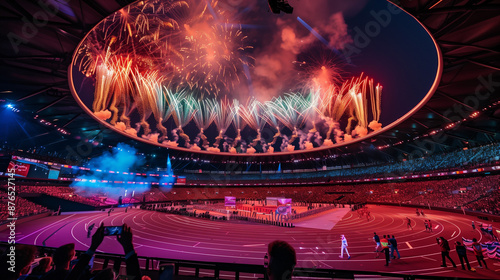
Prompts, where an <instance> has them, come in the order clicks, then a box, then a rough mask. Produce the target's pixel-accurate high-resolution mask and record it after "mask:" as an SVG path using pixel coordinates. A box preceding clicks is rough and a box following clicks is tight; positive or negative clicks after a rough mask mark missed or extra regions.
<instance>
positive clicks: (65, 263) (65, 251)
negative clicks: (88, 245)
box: [41, 243, 76, 280]
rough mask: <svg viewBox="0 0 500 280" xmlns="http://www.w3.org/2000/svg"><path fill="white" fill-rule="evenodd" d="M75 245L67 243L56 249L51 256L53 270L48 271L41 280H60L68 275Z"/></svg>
mask: <svg viewBox="0 0 500 280" xmlns="http://www.w3.org/2000/svg"><path fill="white" fill-rule="evenodd" d="M75 253H76V252H75V244H74V243H69V244H66V245H63V246H61V247H59V248H57V249H56V251H55V252H54V256H53V261H54V266H55V269H53V270H51V271H49V273H47V274H45V275H44V276H43V277H42V278H41V279H42V280H61V279H65V278H66V276H68V274H69V270H70V262H71V260H73V258H74V257H75Z"/></svg>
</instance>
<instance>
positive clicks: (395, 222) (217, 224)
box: [0, 206, 500, 279]
mask: <svg viewBox="0 0 500 280" xmlns="http://www.w3.org/2000/svg"><path fill="white" fill-rule="evenodd" d="M369 209H370V211H371V215H372V217H373V218H372V220H370V221H367V220H366V218H362V219H360V218H359V217H358V215H357V214H356V212H348V213H347V214H346V215H345V216H344V218H343V219H342V220H341V221H339V222H338V223H337V224H336V225H335V226H334V228H333V229H332V230H320V229H312V228H298V227H297V228H281V227H276V226H270V225H262V224H250V223H247V222H239V221H210V220H205V219H198V218H191V217H185V216H178V215H171V214H164V213H159V212H153V211H145V210H135V209H133V210H129V211H128V213H125V212H124V210H123V209H116V211H114V212H113V213H111V216H109V217H108V214H107V212H93V213H81V214H67V215H62V216H54V217H47V218H43V219H39V220H35V221H32V222H29V223H25V224H19V225H18V226H17V229H16V231H17V233H18V235H17V240H16V241H17V242H18V243H24V244H35V245H42V243H43V242H44V241H45V245H46V246H50V247H58V246H60V245H62V244H65V243H70V242H74V243H75V244H76V249H79V250H86V249H87V248H88V246H89V245H90V239H88V238H87V236H86V235H87V233H86V227H87V225H90V224H92V223H96V225H99V224H100V223H101V222H103V223H104V224H105V225H107V226H108V225H122V224H123V223H126V224H127V225H129V226H131V227H132V229H133V233H134V244H135V248H136V251H137V253H138V254H139V255H140V256H151V257H163V258H172V259H185V260H200V261H213V262H228V263H232V262H234V263H249V264H262V263H263V258H264V255H265V253H266V249H267V244H268V243H269V242H271V241H273V240H276V239H281V240H285V241H287V242H289V243H290V244H292V246H294V248H295V249H296V251H297V258H298V264H297V266H298V267H318V268H336V269H353V270H367V271H383V272H397V273H411V274H420V275H439V276H459V277H476V278H486V279H500V262H499V261H497V260H491V259H487V260H486V262H487V264H488V267H489V270H485V269H479V268H477V272H470V271H464V270H462V269H461V267H460V264H459V261H458V256H457V255H456V252H455V251H454V250H453V251H452V252H451V253H450V256H451V257H452V259H453V260H454V261H455V262H456V263H457V264H458V268H457V269H454V268H452V266H451V264H450V263H449V261H448V268H442V267H440V265H441V253H440V250H439V246H438V245H437V244H436V238H437V237H439V236H443V237H445V238H447V239H448V241H449V242H450V246H451V247H452V248H454V247H455V246H454V245H453V244H454V242H455V241H457V240H459V241H461V237H462V236H463V237H466V238H473V237H476V238H477V239H478V240H480V241H485V240H488V239H487V238H486V237H485V236H483V235H482V234H481V232H480V231H479V230H477V229H476V231H473V230H472V228H471V220H473V219H474V220H475V221H478V220H477V219H476V218H474V217H471V216H464V215H459V214H451V213H446V212H439V211H430V210H427V211H426V217H425V218H423V217H417V216H416V215H415V213H414V209H411V208H402V207H389V206H370V207H369ZM332 211H335V210H332ZM424 211H425V210H424ZM407 216H408V217H410V218H411V219H412V220H413V227H414V230H408V229H407V227H406V220H405V217H407ZM424 219H431V220H432V221H433V227H434V229H433V232H432V233H429V232H425V231H424V226H423V220H424ZM494 228H496V229H498V228H500V225H499V224H498V223H496V224H495V223H494ZM373 232H377V233H378V234H379V236H380V237H382V235H384V234H391V235H395V236H396V239H397V241H398V248H399V251H400V253H401V259H400V260H393V261H392V263H391V264H390V265H389V267H385V266H384V264H385V259H384V256H383V255H382V254H381V255H380V258H378V259H377V258H375V253H374V248H375V243H374V242H373V240H372V237H373ZM7 234H8V232H7V231H3V232H0V240H3V241H6V238H7ZM340 234H345V235H346V238H347V240H348V243H349V247H348V249H349V253H350V254H351V256H352V258H351V259H350V260H347V258H346V256H344V259H340V258H339V255H340ZM99 251H102V252H108V253H120V254H122V253H123V252H122V249H121V246H120V245H119V243H118V242H117V241H116V238H115V237H106V238H105V240H104V242H103V243H102V244H101V246H100V247H99ZM468 257H469V261H471V265H472V266H473V267H477V266H478V264H477V261H476V260H475V257H474V255H473V254H472V253H469V254H468Z"/></svg>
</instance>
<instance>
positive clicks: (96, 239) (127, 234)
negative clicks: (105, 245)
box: [66, 224, 141, 280]
mask: <svg viewBox="0 0 500 280" xmlns="http://www.w3.org/2000/svg"><path fill="white" fill-rule="evenodd" d="M103 240H104V225H103V224H101V226H100V227H99V228H98V229H97V230H96V232H95V233H94V235H93V236H92V243H91V245H90V247H89V249H88V250H87V252H85V253H84V254H82V255H81V256H80V258H79V259H78V263H77V264H76V265H75V267H74V268H73V270H71V273H70V274H69V275H68V277H66V280H83V279H86V275H88V270H87V268H88V264H89V261H90V259H92V256H93V255H94V254H95V252H96V250H97V248H98V247H99V245H101V243H102V241H103ZM116 240H118V242H120V244H121V245H122V247H123V251H124V253H125V263H126V268H127V276H128V278H127V279H130V280H139V279H141V270H140V267H139V259H138V258H137V254H136V253H135V250H134V244H133V243H132V231H131V229H130V227H128V226H127V225H126V224H124V225H123V232H122V234H121V235H117V236H116ZM93 279H94V280H101V279H103V280H112V279H115V275H114V272H113V270H112V269H105V270H101V271H99V272H97V273H96V274H95V276H94V278H93Z"/></svg>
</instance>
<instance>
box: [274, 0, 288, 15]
mask: <svg viewBox="0 0 500 280" xmlns="http://www.w3.org/2000/svg"><path fill="white" fill-rule="evenodd" d="M268 3H269V8H271V11H272V12H273V13H275V14H279V13H280V11H283V12H284V13H286V14H291V13H293V7H292V6H290V4H288V1H286V0H268Z"/></svg>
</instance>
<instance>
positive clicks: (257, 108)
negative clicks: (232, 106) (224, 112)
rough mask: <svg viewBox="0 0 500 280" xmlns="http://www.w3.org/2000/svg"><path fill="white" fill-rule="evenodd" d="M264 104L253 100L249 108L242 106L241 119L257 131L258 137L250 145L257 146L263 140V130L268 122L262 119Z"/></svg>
mask: <svg viewBox="0 0 500 280" xmlns="http://www.w3.org/2000/svg"><path fill="white" fill-rule="evenodd" d="M262 107H263V106H262V103H260V102H259V101H257V100H255V99H252V100H251V101H250V102H249V103H248V105H247V106H241V108H240V111H239V114H240V116H241V118H242V119H243V120H244V121H245V122H246V123H247V125H248V126H250V127H251V128H252V129H253V130H255V131H257V137H256V138H255V139H254V140H253V141H252V142H253V143H252V144H250V145H253V146H255V145H257V144H258V143H260V141H261V140H262V138H261V134H260V132H261V130H262V129H263V128H264V125H265V124H266V121H265V119H264V118H262V113H263V109H262Z"/></svg>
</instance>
